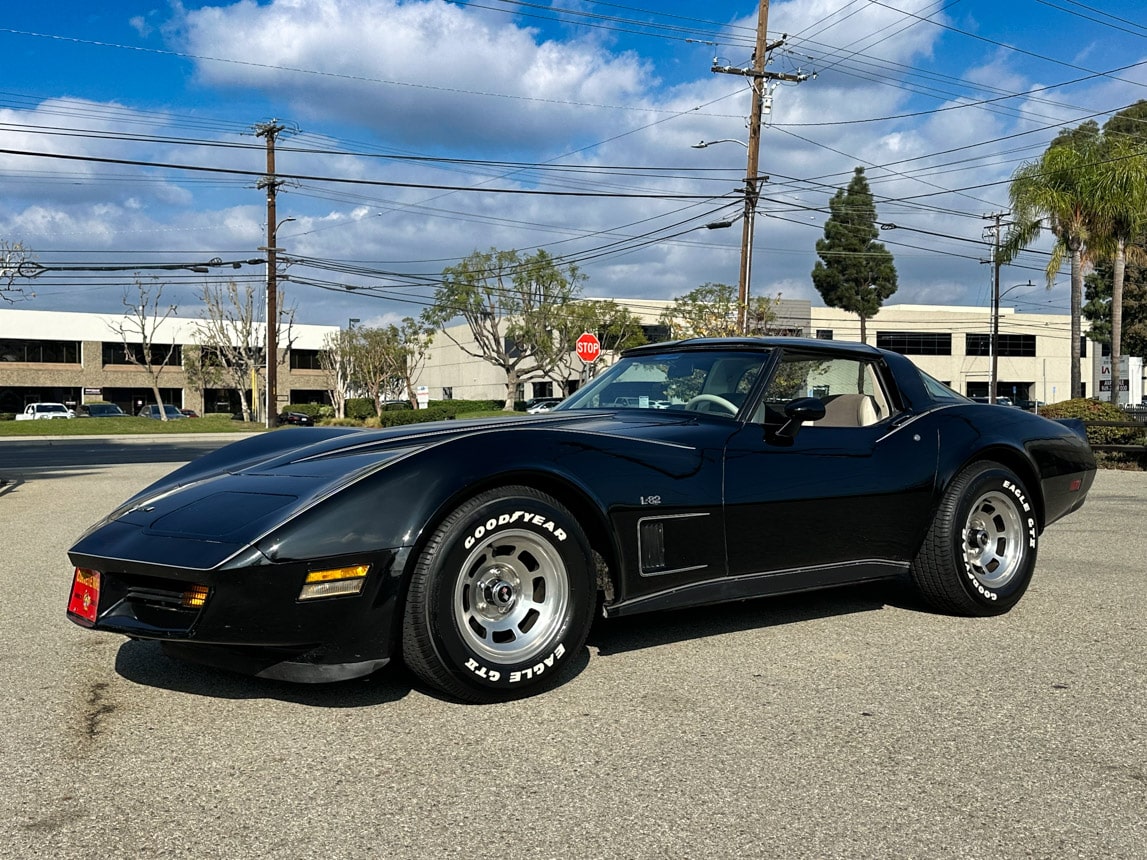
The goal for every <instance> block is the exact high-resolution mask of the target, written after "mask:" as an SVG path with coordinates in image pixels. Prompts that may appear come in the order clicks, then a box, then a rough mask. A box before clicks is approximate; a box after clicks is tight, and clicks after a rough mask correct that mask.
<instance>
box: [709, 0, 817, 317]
mask: <svg viewBox="0 0 1147 860" xmlns="http://www.w3.org/2000/svg"><path fill="white" fill-rule="evenodd" d="M768 27H769V0H761V2H760V6H759V7H758V9H757V42H756V47H755V48H754V50H753V61H752V65H751V66H750V67H749V68H747V69H742V68H738V67H736V66H721V65H718V64H717V63H716V61H714V63H713V66H712V68H711V69H710V71H712V72H715V73H717V74H722V75H742V76H744V77H746V78H748V79H749V86H750V88H751V89H752V91H753V104H752V108H751V109H750V111H749V146H748V165H747V167H746V168H745V214H744V217H743V218H742V228H741V269H740V273H739V275H738V281H737V308H738V310H737V313H738V319H737V327H738V329H739V330H740V332H741V334H747V333H748V331H747V330H748V313H749V284H750V280H751V278H752V272H753V234H754V231H755V228H756V224H755V221H756V215H757V200H758V198H759V197H760V193H761V182H762V181H767V179H768V177H761V176H759V175H758V172H757V171H758V169H759V164H760V157H761V114H762V107H763V102H764V95H765V93H764V86H765V84H764V82H765V81H791V82H793V83H800V82H801V81H804V80H807V79H808V75H804V74H781V73H778V72H766V71H765V64H766V63H767V62H768V54H769V52H770V51H772V50H773V49H774V48H779V47H780V46H781V45H783V44H784V43H785V39H786V38H788V35H787V34H786V35H785V36H782V37H781V39H780V40H779V41H776V42H773V43H772V44H771V45H770V44H769V43H768Z"/></svg>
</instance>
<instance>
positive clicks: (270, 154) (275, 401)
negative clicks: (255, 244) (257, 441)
mask: <svg viewBox="0 0 1147 860" xmlns="http://www.w3.org/2000/svg"><path fill="white" fill-rule="evenodd" d="M284 128H285V126H282V125H280V124H279V123H278V122H276V121H274V120H272V121H271V122H265V123H260V124H259V125H257V126H255V136H256V137H265V138H266V139H267V173H266V175H265V176H263V178H261V179H260V180H259V181H258V183H257V184H256V187H257V188H260V189H263V188H265V189H267V246H266V247H265V248H260V249H259V250H261V251H266V252H267V346H266V353H267V355H266V362H267V402H266V410H267V429H268V430H269V429H271V428H272V427H274V426H275V424H276V423H277V422H278V418H279V410H278V405H279V395H278V390H277V389H278V383H279V295H278V292H279V290H278V260H277V259H276V254H277V253H278V251H279V249H278V247H277V246H276V244H275V243H276V241H277V233H278V222H277V221H276V218H277V217H278V216H277V215H276V212H275V194H276V192H277V191H278V190H279V186H280V185H282V184H283V183H282V181H281V180H279V179H276V178H275V137H276V136H277V135H278V134H279V133H280V132H281V131H283V129H284ZM254 394H255V392H254V391H252V392H251V395H252V398H253V397H254Z"/></svg>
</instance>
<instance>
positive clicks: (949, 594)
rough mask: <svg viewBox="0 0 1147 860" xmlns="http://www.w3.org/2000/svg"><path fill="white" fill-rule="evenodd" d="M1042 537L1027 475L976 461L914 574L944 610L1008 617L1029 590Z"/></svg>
mask: <svg viewBox="0 0 1147 860" xmlns="http://www.w3.org/2000/svg"><path fill="white" fill-rule="evenodd" d="M1038 543H1039V525H1038V522H1037V518H1036V512H1035V507H1034V505H1033V502H1032V496H1031V494H1030V493H1029V492H1028V490H1027V487H1026V486H1025V485H1024V483H1023V481H1021V480H1020V479H1019V478H1018V477H1017V476H1016V475H1015V474H1014V473H1013V472H1012V471H1011V470H1009V469H1008V468H1006V467H1005V466H1002V465H1000V464H999V463H993V462H987V461H985V462H981V463H973V464H972V465H970V466H968V467H967V468H966V469H964V471H962V472H960V474H958V475H957V476H956V478H955V480H953V481H952V484H951V485H950V486H949V487H948V490H947V492H946V493H945V494H944V499H943V501H941V503H940V507H939V509H938V510H937V513H936V518H935V520H933V522H932V526H931V528H930V529H929V531H928V536H927V537H926V538H925V539H924V545H923V547H922V548H921V549H920V554H919V555H918V556H917V557H916V560H915V561H914V562H913V564H912V579H913V581H914V582H915V583H916V585H917V587H918V588H919V589H920V591H921V593H922V594H923V595H924V597H925V598H926V599H927V600H928V601H929V602H930V603H931V604H932V605H933V606H935V607H936V608H937V609H939V610H941V611H943V612H950V613H953V614H956V615H1001V614H1003V613H1005V612H1007V611H1008V610H1009V609H1011V608H1012V607H1013V606H1015V605H1016V603H1018V602H1019V599H1020V598H1021V597H1022V596H1023V594H1024V592H1025V591H1027V587H1028V584H1029V583H1030V582H1031V578H1032V573H1033V572H1034V571H1035V560H1036V551H1037V549H1038Z"/></svg>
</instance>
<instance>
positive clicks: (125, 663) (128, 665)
mask: <svg viewBox="0 0 1147 860" xmlns="http://www.w3.org/2000/svg"><path fill="white" fill-rule="evenodd" d="M115 670H116V674H118V675H119V676H120V677H122V678H124V679H126V680H128V681H131V682H133V683H136V684H142V685H143V686H146V687H157V688H160V689H164V690H172V691H174V692H177V693H187V694H188V695H192V696H206V697H209V698H213V699H275V700H277V701H282V702H293V703H295V704H297V705H306V706H308V707H316V708H366V707H370V706H372V705H381V704H385V703H387V702H396V701H399V700H400V699H402V698H404V697H406V696H408V695H409V694H410V693H411V691H412V689H413V680H412V679H411V677H410V676H409V675H408V674H407V672H406V671H405V670H404V669H403V668H402V667H401V666H393V667H392V666H388V667H386V668H385V669H382V670H380V671H378V672H375V673H374V674H371V675H367V676H366V677H363V678H355V679H354V680H350V681H335V682H333V683H330V684H292V683H290V682H288V681H273V680H268V679H265V678H255V677H252V676H250V675H241V674H239V673H236V672H228V671H227V670H225V669H216V668H213V667H211V666H202V665H199V664H197V663H186V662H184V661H182V660H177V659H175V658H173V657H169V656H168V655H167V654H165V653H164V652H163V650H162V649H161V647H160V645H159V643H158V642H146V641H143V640H128V641H127V642H125V643H123V645H121V646H120V649H119V651H118V652H117V653H116V661H115Z"/></svg>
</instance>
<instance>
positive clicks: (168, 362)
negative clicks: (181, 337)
mask: <svg viewBox="0 0 1147 860" xmlns="http://www.w3.org/2000/svg"><path fill="white" fill-rule="evenodd" d="M148 353H149V354H150V356H151V362H150V363H151V366H152V367H163V366H167V367H183V348H182V347H181V346H180V345H179V344H174V345H172V344H169V343H164V344H157V343H153V344H149V349H148ZM103 363H104V365H125V364H134V365H141V366H142V365H144V364H146V363H147V362H145V361H144V353H143V344H142V343H129V344H123V343H117V342H114V341H104V343H103Z"/></svg>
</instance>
